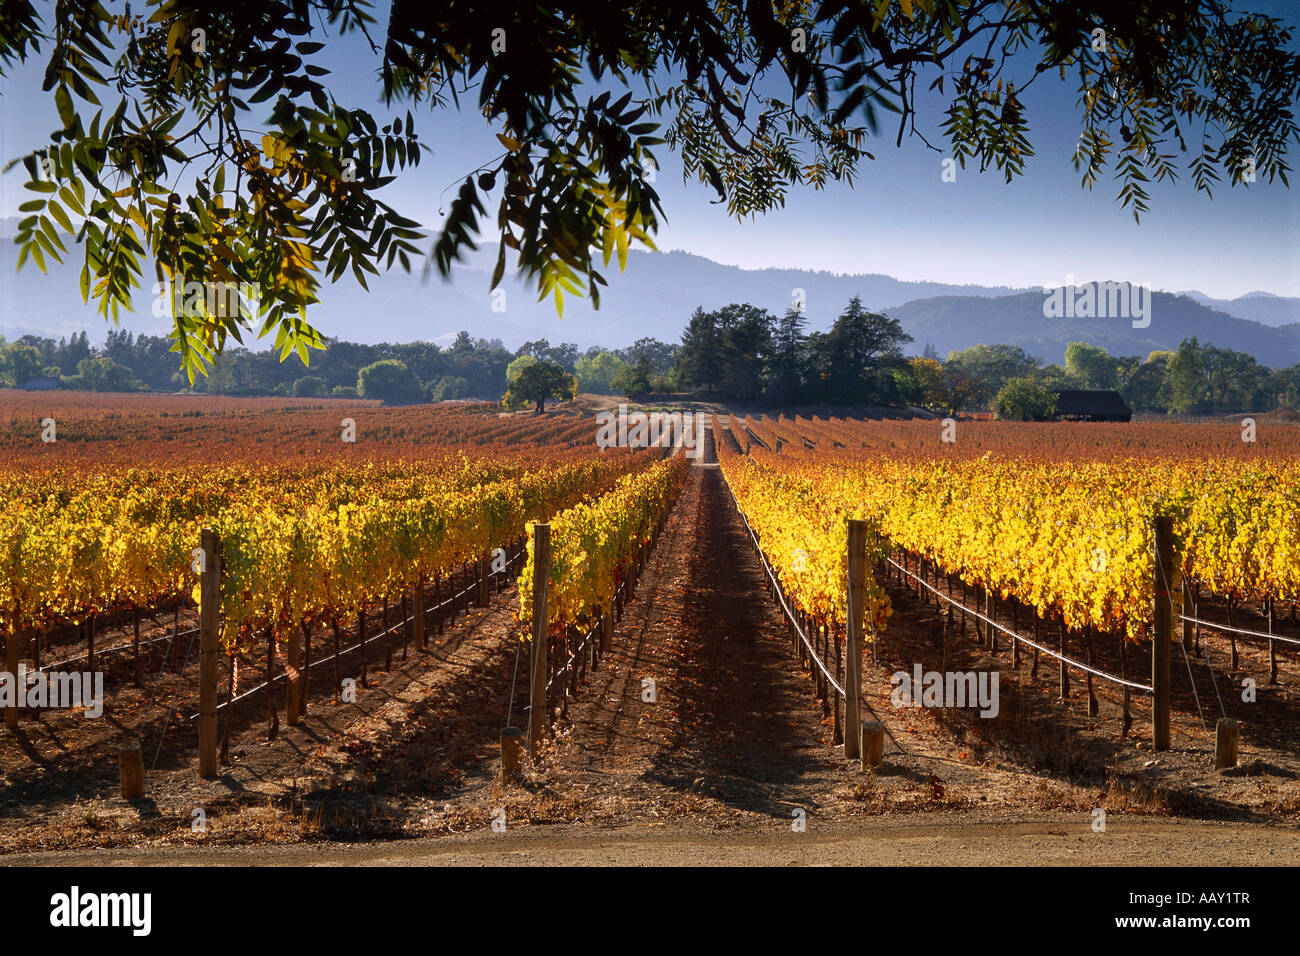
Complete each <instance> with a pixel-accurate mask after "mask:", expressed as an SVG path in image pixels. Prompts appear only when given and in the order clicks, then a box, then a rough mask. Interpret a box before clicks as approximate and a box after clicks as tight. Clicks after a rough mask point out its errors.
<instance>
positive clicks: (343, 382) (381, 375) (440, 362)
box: [0, 329, 677, 404]
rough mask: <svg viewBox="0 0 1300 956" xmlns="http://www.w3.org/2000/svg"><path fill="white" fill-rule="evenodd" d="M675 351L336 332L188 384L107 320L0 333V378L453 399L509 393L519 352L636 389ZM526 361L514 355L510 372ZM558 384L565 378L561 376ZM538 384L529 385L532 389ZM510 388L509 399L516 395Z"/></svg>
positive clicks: (649, 385)
mask: <svg viewBox="0 0 1300 956" xmlns="http://www.w3.org/2000/svg"><path fill="white" fill-rule="evenodd" d="M676 353H677V346H675V345H670V344H666V343H664V342H659V341H657V340H655V339H652V338H643V339H640V340H638V341H636V342H635V343H633V344H632V345H631V346H629V347H627V348H625V349H614V350H605V349H599V348H591V349H588V350H587V351H586V352H585V353H583V352H579V350H578V347H577V346H576V345H574V344H573V343H570V342H564V343H561V344H560V345H556V346H552V345H551V344H550V343H549V342H548V341H547V340H546V339H539V340H536V341H532V342H526V343H525V344H524V345H523V346H522V347H520V348H519V349H518V350H516V351H513V352H512V351H510V350H509V349H507V348H505V346H504V345H503V344H502V342H501V340H500V339H482V338H478V339H475V338H472V337H471V336H470V334H469V333H468V332H460V333H459V334H458V335H457V336H456V339H455V341H454V342H452V344H451V345H449V346H446V347H440V346H438V345H436V344H434V343H431V342H413V343H409V344H402V345H389V344H382V345H359V344H357V343H354V342H344V341H334V342H330V343H329V348H328V349H326V350H324V351H322V352H316V353H312V359H311V365H310V367H304V366H303V365H302V363H301V362H299V361H298V360H296V359H293V358H290V359H289V360H287V361H284V362H281V361H280V358H279V354H278V353H277V352H275V351H274V350H268V351H256V352H255V351H250V350H248V349H244V348H234V349H228V350H227V351H225V352H224V353H223V354H222V355H221V357H220V358H219V359H218V360H217V362H216V364H215V365H214V366H213V367H212V368H211V370H210V373H209V374H208V376H207V377H206V378H203V377H200V378H199V379H197V380H196V381H195V383H194V385H193V387H191V386H190V384H189V381H188V380H187V379H186V377H185V376H184V374H183V373H182V372H180V371H179V367H178V362H177V358H176V353H175V352H173V351H172V350H171V341H170V339H168V338H166V337H164V336H149V335H134V334H132V333H131V332H127V331H119V330H116V329H112V330H110V331H109V333H108V337H107V339H106V341H105V343H104V345H103V346H102V347H99V346H94V345H92V344H91V343H90V341H89V339H88V338H87V335H86V333H85V332H80V333H78V334H76V335H73V336H71V337H70V338H67V337H65V338H62V339H59V340H57V341H56V340H55V339H52V338H43V337H39V336H34V335H24V336H23V337H22V338H20V339H18V340H17V341H16V342H12V343H6V342H5V340H4V338H3V337H2V336H0V386H5V385H8V386H21V385H25V384H27V383H28V382H30V381H32V380H33V379H41V378H45V379H51V380H53V381H54V382H56V383H57V385H58V387H60V388H68V389H80V390H86V391H103V392H131V391H156V392H177V391H193V392H198V393H208V394H220V395H286V396H299V397H323V396H332V397H348V398H352V397H363V398H379V399H381V400H383V401H386V402H389V403H393V404H412V403H416V402H426V401H430V402H436V401H444V400H447V399H458V398H477V399H485V400H489V401H497V400H501V399H502V398H503V396H505V395H508V394H510V391H509V389H510V384H511V381H510V380H511V376H510V369H511V367H512V366H514V365H515V363H516V362H518V361H519V360H520V359H527V360H528V361H529V362H536V363H540V364H541V365H542V366H543V368H542V369H541V370H539V371H538V372H534V373H530V381H531V380H533V379H536V380H537V381H540V382H553V381H554V380H555V373H554V372H552V371H550V369H549V366H555V367H556V369H557V370H558V371H560V372H562V373H564V375H565V376H567V377H568V378H576V379H577V381H578V383H579V387H580V388H581V390H582V391H588V392H597V393H604V394H622V395H627V394H638V395H639V394H643V393H645V392H648V391H650V390H651V389H659V390H664V389H668V388H670V387H672V386H671V385H670V384H669V380H668V378H667V375H668V373H669V371H670V370H671V369H672V367H673V362H674V359H675V356H676ZM526 364H528V363H527V362H525V363H520V364H519V365H518V366H516V371H517V372H518V371H522V369H523V367H524V366H525V365H526ZM564 384H565V385H566V386H567V385H568V384H569V382H568V381H567V379H566V381H565V383H564ZM537 387H538V386H537V385H536V384H534V385H533V391H536V388H537ZM518 391H519V390H518V389H515V395H513V396H512V398H517V397H518ZM529 394H530V395H532V392H530V393H529ZM547 397H550V395H549V394H548V395H547ZM532 400H533V398H530V399H529V401H532Z"/></svg>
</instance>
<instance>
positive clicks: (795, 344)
mask: <svg viewBox="0 0 1300 956" xmlns="http://www.w3.org/2000/svg"><path fill="white" fill-rule="evenodd" d="M806 324H807V320H806V319H805V318H804V317H803V313H802V312H800V311H799V310H798V309H795V308H789V309H786V310H785V315H783V316H781V318H780V320H779V321H778V322H777V323H776V328H775V330H774V331H773V332H772V347H771V358H770V360H769V361H768V377H767V397H768V398H769V399H770V400H772V401H774V402H776V403H777V404H792V403H795V402H799V401H801V400H803V398H804V396H805V394H806V392H807V378H808V337H807V336H806V335H805V334H804V326H805V325H806Z"/></svg>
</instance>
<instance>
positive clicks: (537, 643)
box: [528, 524, 551, 763]
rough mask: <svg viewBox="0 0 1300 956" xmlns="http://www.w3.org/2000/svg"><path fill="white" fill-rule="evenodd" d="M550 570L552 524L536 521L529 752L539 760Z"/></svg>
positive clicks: (543, 706) (543, 713)
mask: <svg viewBox="0 0 1300 956" xmlns="http://www.w3.org/2000/svg"><path fill="white" fill-rule="evenodd" d="M550 574H551V526H550V525H549V524H535V525H533V646H532V659H531V665H532V666H531V667H530V674H531V687H530V693H529V700H530V702H531V704H530V707H529V709H528V755H529V756H530V757H531V758H532V759H533V762H534V763H535V762H537V761H538V760H540V759H541V756H542V733H543V731H544V728H545V726H546V672H547V666H546V665H547V644H548V643H549V641H548V637H547V628H546V598H547V594H546V583H547V580H548V579H549V578H550Z"/></svg>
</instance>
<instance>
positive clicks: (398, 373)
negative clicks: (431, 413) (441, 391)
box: [357, 359, 424, 405]
mask: <svg viewBox="0 0 1300 956" xmlns="http://www.w3.org/2000/svg"><path fill="white" fill-rule="evenodd" d="M357 394H358V395H360V396H361V397H362V398H377V399H379V400H380V401H381V402H383V403H384V404H385V405H413V404H415V403H416V402H420V401H423V399H424V386H423V385H421V384H420V380H419V379H418V378H416V377H415V373H414V372H412V371H411V370H410V369H409V368H407V367H406V366H405V365H404V364H403V363H402V362H399V361H398V360H397V359H383V360H381V361H378V362H375V363H374V364H372V365H367V366H366V367H365V368H363V369H362V370H361V371H360V372H359V373H358V374H357Z"/></svg>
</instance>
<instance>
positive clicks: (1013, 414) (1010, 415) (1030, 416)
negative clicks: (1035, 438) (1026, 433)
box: [993, 378, 1056, 422]
mask: <svg viewBox="0 0 1300 956" xmlns="http://www.w3.org/2000/svg"><path fill="white" fill-rule="evenodd" d="M1055 410H1056V396H1054V395H1053V394H1052V393H1051V392H1049V391H1048V390H1047V389H1046V388H1045V387H1044V386H1043V385H1041V384H1040V383H1039V382H1037V381H1035V380H1034V379H1033V378H1013V379H1011V381H1009V382H1007V383H1006V384H1005V385H1003V386H1002V388H1000V389H998V394H997V396H996V397H995V398H994V400H993V414H994V416H995V417H997V418H1003V419H1007V420H1008V421H1015V422H1042V421H1046V420H1047V419H1049V418H1051V417H1052V413H1053V412H1054V411H1055Z"/></svg>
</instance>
